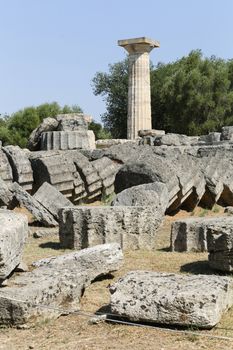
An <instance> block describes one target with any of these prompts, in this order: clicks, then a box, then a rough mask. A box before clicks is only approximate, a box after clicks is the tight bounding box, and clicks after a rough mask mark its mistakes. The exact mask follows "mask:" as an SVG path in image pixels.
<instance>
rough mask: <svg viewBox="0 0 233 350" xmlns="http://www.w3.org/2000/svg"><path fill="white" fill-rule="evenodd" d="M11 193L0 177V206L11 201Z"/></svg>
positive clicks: (6, 204)
mask: <svg viewBox="0 0 233 350" xmlns="http://www.w3.org/2000/svg"><path fill="white" fill-rule="evenodd" d="M12 198H13V195H12V193H11V191H10V190H9V188H8V186H7V184H6V182H5V181H3V180H2V179H1V177H0V206H8V205H9V204H10V203H11V201H12Z"/></svg>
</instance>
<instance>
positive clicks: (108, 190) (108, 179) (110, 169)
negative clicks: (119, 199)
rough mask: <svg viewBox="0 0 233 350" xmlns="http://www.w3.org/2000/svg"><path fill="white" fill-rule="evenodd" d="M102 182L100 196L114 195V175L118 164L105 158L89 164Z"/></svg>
mask: <svg viewBox="0 0 233 350" xmlns="http://www.w3.org/2000/svg"><path fill="white" fill-rule="evenodd" d="M91 164H92V165H93V167H94V168H95V169H96V171H97V173H98V175H99V177H100V179H101V180H102V195H103V196H105V195H111V194H113V193H114V182H115V177H116V173H117V171H118V170H119V168H120V166H119V164H117V163H115V162H113V161H112V160H111V159H109V158H107V157H102V158H100V159H97V160H94V161H93V162H91Z"/></svg>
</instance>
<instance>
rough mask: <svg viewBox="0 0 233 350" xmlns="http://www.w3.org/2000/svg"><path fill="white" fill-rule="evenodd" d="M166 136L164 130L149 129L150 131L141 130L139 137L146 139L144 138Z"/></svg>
mask: <svg viewBox="0 0 233 350" xmlns="http://www.w3.org/2000/svg"><path fill="white" fill-rule="evenodd" d="M160 135H165V131H164V130H156V129H148V130H139V131H138V136H140V137H144V136H160Z"/></svg>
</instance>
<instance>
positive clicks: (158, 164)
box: [115, 154, 181, 205]
mask: <svg viewBox="0 0 233 350" xmlns="http://www.w3.org/2000/svg"><path fill="white" fill-rule="evenodd" d="M175 173H176V171H175V168H174V165H172V163H171V162H169V161H167V160H166V159H164V158H161V157H158V156H156V155H154V156H151V155H146V154H145V155H144V157H143V160H140V158H139V160H138V161H134V162H128V163H126V164H125V165H123V166H122V167H121V168H120V170H119V171H118V173H117V174H116V180H115V192H116V193H119V192H121V191H123V190H125V189H127V188H130V187H132V186H138V185H141V184H145V183H151V182H162V183H164V184H166V186H167V189H168V194H169V197H168V199H169V204H170V205H171V203H173V202H174V201H175V200H176V198H177V195H178V193H179V192H180V190H181V188H180V183H179V180H178V177H177V176H176V175H175V176H174V174H175Z"/></svg>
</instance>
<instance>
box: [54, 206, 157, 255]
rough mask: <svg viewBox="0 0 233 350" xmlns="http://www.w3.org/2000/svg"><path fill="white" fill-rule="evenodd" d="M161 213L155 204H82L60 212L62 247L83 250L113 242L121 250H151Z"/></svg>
mask: <svg viewBox="0 0 233 350" xmlns="http://www.w3.org/2000/svg"><path fill="white" fill-rule="evenodd" d="M162 221H163V213H162V212H161V210H160V209H159V208H158V207H156V206H154V207H153V206H144V207H143V206H114V207H107V206H98V207H97V206H96V207H95V206H86V207H74V208H64V209H62V210H61V211H60V219H59V237H60V243H61V246H62V247H63V248H70V249H83V248H86V247H91V246H94V245H97V244H103V243H111V242H117V243H119V244H120V245H121V246H122V248H123V249H131V250H134V249H148V250H151V249H154V248H155V237H156V234H157V229H158V227H159V226H160V225H161V223H162Z"/></svg>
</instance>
